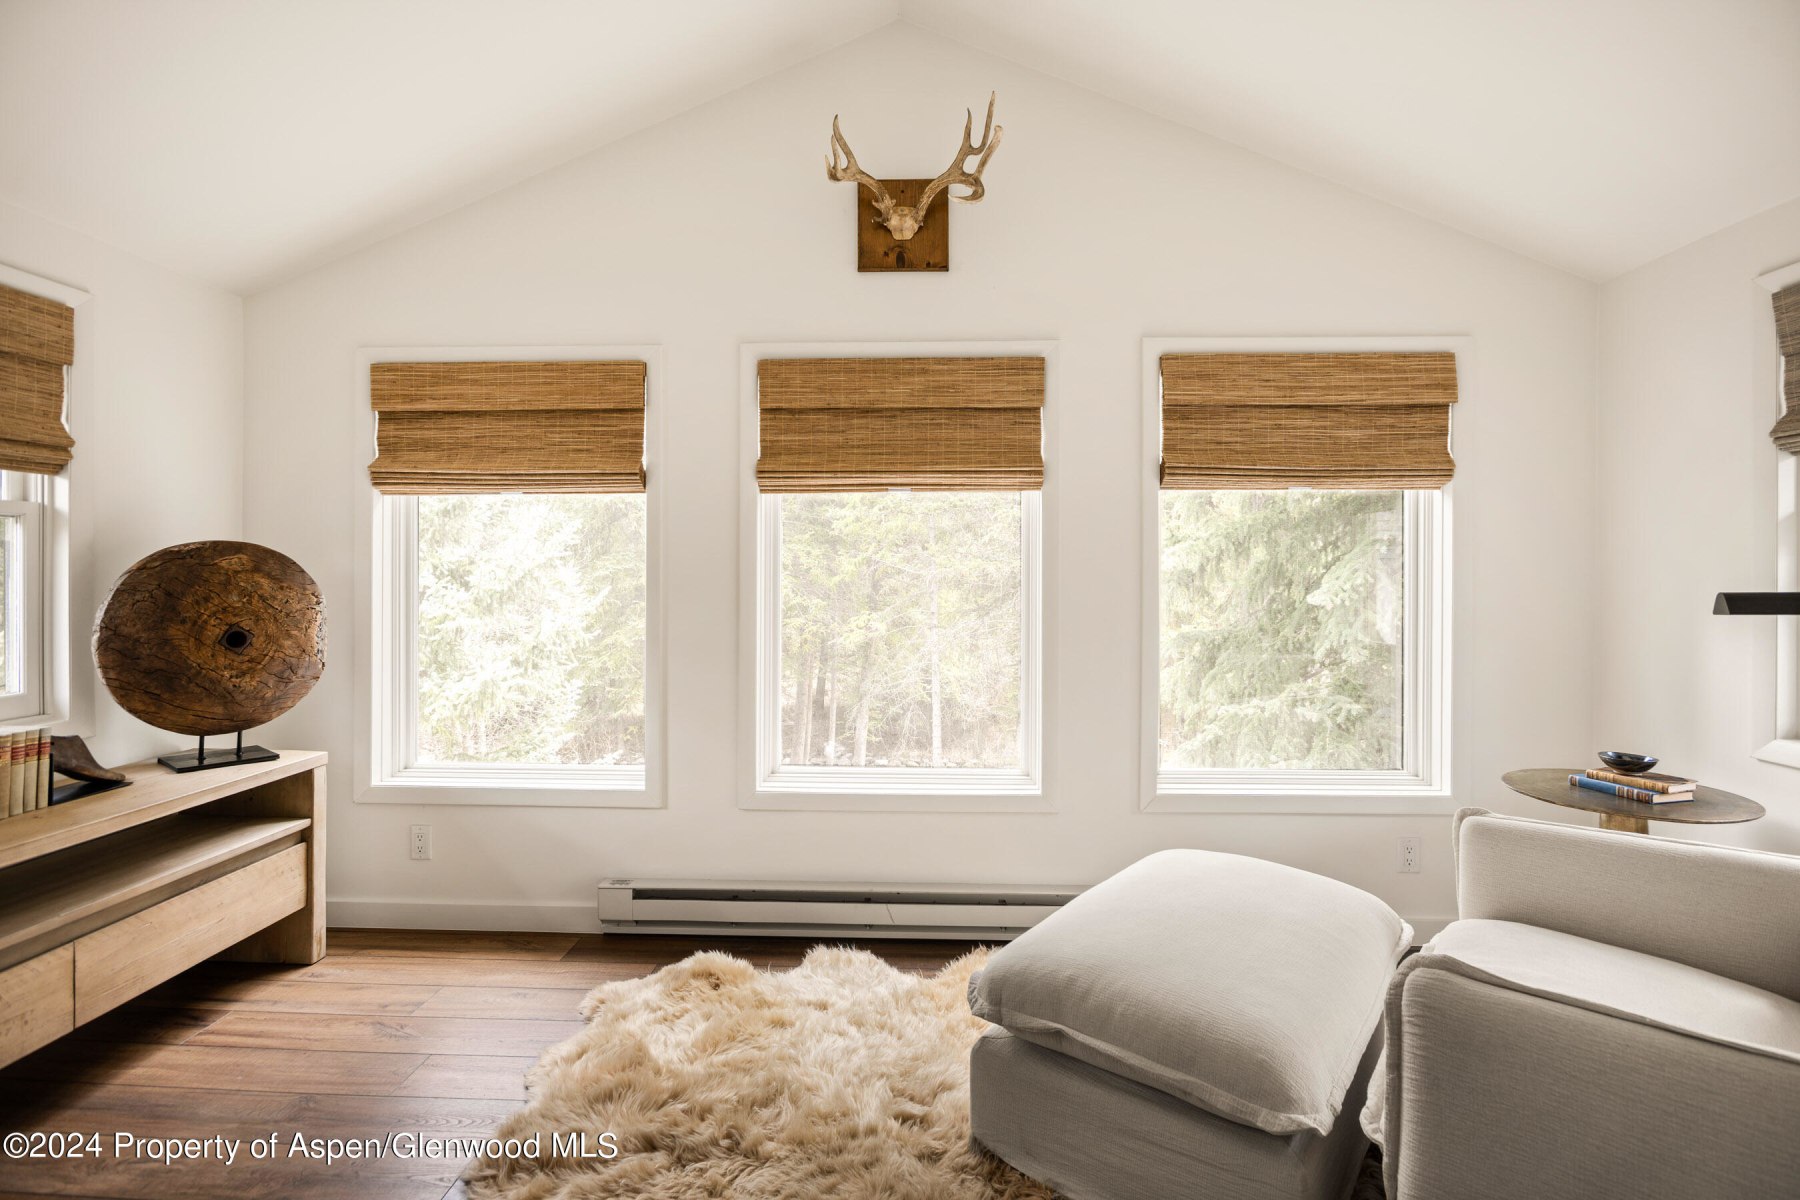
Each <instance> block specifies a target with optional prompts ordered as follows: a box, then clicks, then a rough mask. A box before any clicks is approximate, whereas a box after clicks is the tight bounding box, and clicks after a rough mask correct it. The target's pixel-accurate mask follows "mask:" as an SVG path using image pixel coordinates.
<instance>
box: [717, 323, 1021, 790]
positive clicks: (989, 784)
mask: <svg viewBox="0 0 1800 1200" xmlns="http://www.w3.org/2000/svg"><path fill="white" fill-rule="evenodd" d="M1056 350H1057V343H1055V342H1053V341H1045V340H1032V341H973V342H801V343H786V342H783V343H744V344H742V345H741V346H740V347H739V389H740V394H741V407H740V410H739V411H740V425H739V433H740V437H739V442H740V458H741V469H740V478H741V484H740V497H741V503H740V530H741V534H740V541H739V586H740V591H739V595H740V596H747V597H750V599H751V602H750V603H748V604H740V605H739V610H740V611H739V622H740V626H739V627H740V630H741V635H742V636H741V637H740V639H739V677H740V678H739V694H740V696H741V697H742V703H741V705H740V715H739V778H740V780H741V781H742V783H741V784H740V788H739V794H738V805H739V807H740V808H744V809H752V810H794V811H824V812H955V813H1032V812H1049V811H1052V810H1053V808H1054V804H1053V803H1052V801H1051V799H1050V796H1049V794H1048V792H1047V789H1046V787H1045V780H1046V778H1047V776H1046V765H1045V759H1046V758H1047V757H1048V756H1049V755H1048V752H1049V750H1050V747H1049V745H1048V741H1047V739H1046V738H1045V736H1044V731H1045V729H1047V728H1050V727H1051V726H1050V721H1051V718H1052V715H1053V714H1052V706H1053V697H1054V696H1055V689H1054V686H1053V684H1054V680H1053V679H1052V678H1051V677H1050V676H1051V673H1052V672H1053V671H1054V670H1055V664H1054V662H1052V661H1050V657H1049V656H1047V655H1046V654H1045V650H1044V648H1045V646H1046V645H1048V644H1049V640H1050V638H1051V636H1052V631H1053V619H1054V611H1053V609H1054V604H1055V600H1054V597H1055V595H1056V590H1055V586H1054V566H1055V551H1054V538H1052V537H1051V536H1049V532H1050V530H1051V529H1052V528H1053V526H1052V525H1051V522H1052V520H1053V519H1054V517H1053V514H1054V511H1055V503H1056V493H1055V489H1054V487H1053V483H1052V481H1053V479H1054V474H1053V473H1052V472H1046V482H1045V486H1044V489H1043V490H1042V491H1041V492H1036V493H1031V492H1028V493H1025V494H1024V503H1023V504H1022V506H1021V523H1022V527H1021V535H1022V539H1021V540H1022V546H1023V562H1022V564H1021V565H1022V568H1023V577H1024V594H1023V596H1022V598H1021V603H1022V605H1023V618H1024V619H1023V620H1022V621H1021V622H1020V626H1021V632H1020V636H1021V639H1022V643H1023V644H1022V656H1021V663H1022V668H1023V670H1022V678H1021V688H1020V701H1021V708H1022V710H1023V711H1022V714H1021V717H1022V719H1021V721H1020V739H1021V748H1020V753H1021V761H1022V762H1023V763H1024V764H1025V769H1024V770H1023V771H1021V772H1000V771H995V772H984V771H968V770H947V771H935V770H930V769H928V768H925V769H915V770H910V771H900V770H895V771H879V772H872V771H868V770H855V771H851V770H835V769H832V768H825V767H819V768H801V769H796V768H786V769H783V770H780V771H779V772H777V771H775V770H774V769H773V764H774V763H775V762H776V761H777V760H778V759H779V753H778V749H777V747H776V745H775V738H777V737H778V736H779V730H780V718H779V712H780V708H779V704H780V690H779V689H780V680H779V676H778V670H777V668H778V664H776V663H775V662H774V661H773V660H772V659H771V658H769V657H768V653H769V651H768V648H769V647H770V646H773V645H776V644H777V642H778V639H779V635H780V622H781V615H780V610H779V596H778V594H777V593H776V590H775V589H776V587H777V584H778V581H776V580H774V579H771V578H765V576H764V571H763V565H764V564H765V563H766V562H773V561H776V556H777V555H778V553H779V549H780V536H781V534H780V519H779V512H780V509H779V500H778V498H777V497H773V496H764V495H762V493H761V492H760V491H759V490H758V489H757V486H756V460H757V456H758V453H759V450H760V445H759V428H760V422H759V418H760V412H759V409H758V406H757V390H756V389H757V374H756V372H757V364H758V363H759V362H760V361H761V360H762V359H765V358H810V357H834V358H855V357H869V358H878V357H895V356H904V357H912V358H929V357H964V356H971V355H1001V356H1004V355H1033V356H1039V357H1042V358H1043V359H1044V360H1045V396H1044V416H1043V425H1044V456H1045V459H1046V461H1047V462H1048V461H1050V460H1051V459H1052V457H1053V453H1054V447H1055V432H1054V430H1055V423H1056V412H1057V408H1056V402H1055V401H1056V378H1057V372H1056ZM772 596H773V597H774V599H773V600H771V597H772ZM1033 701H1035V704H1036V711H1035V712H1033V711H1032V703H1033Z"/></svg>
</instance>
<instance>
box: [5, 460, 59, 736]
mask: <svg viewBox="0 0 1800 1200" xmlns="http://www.w3.org/2000/svg"><path fill="white" fill-rule="evenodd" d="M51 486H52V485H51V481H50V477H49V476H46V475H33V474H27V473H26V472H23V471H0V721H15V720H27V719H30V718H32V717H36V716H40V715H44V714H46V713H48V711H49V709H50V707H51V705H50V671H51V651H52V646H51V641H52V639H51V637H50V628H49V626H50V610H49V606H48V604H47V603H46V598H47V595H48V591H49V586H48V585H49V579H50V570H51V554H50V538H49V531H50V528H51V525H52V509H51Z"/></svg>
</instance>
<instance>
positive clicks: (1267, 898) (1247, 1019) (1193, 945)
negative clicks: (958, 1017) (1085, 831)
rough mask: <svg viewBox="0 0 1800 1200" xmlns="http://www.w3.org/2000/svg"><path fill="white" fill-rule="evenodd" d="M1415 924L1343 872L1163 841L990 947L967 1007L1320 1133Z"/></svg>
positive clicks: (1221, 1104)
mask: <svg viewBox="0 0 1800 1200" xmlns="http://www.w3.org/2000/svg"><path fill="white" fill-rule="evenodd" d="M1411 941H1412V930H1411V929H1410V928H1409V927H1408V926H1407V924H1406V922H1404V921H1402V920H1401V919H1400V917H1399V916H1398V914H1396V913H1395V912H1394V910H1393V909H1391V908H1389V907H1388V906H1387V905H1386V904H1383V903H1382V902H1381V901H1380V900H1378V899H1376V898H1375V897H1374V896H1371V895H1369V894H1368V893H1367V892H1364V891H1361V890H1359V889H1357V888H1354V887H1351V886H1350V885H1349V884H1346V883H1340V882H1338V881H1337V880H1334V879H1327V878H1325V877H1324V876H1321V875H1314V874H1312V873H1310V872H1307V871H1300V870H1296V869H1295V868H1293V867H1285V866H1281V865H1280V864H1278V863H1271V862H1264V861H1262V860H1260V859H1254V858H1243V857H1240V856H1238V855H1235V854H1215V853H1211V852H1209V851H1205V850H1165V851H1163V852H1162V853H1160V854H1153V855H1151V856H1150V857H1149V858H1146V859H1144V860H1142V861H1141V862H1138V863H1136V864H1135V865H1133V866H1130V867H1127V868H1126V869H1125V870H1123V871H1121V872H1119V873H1118V874H1117V875H1115V876H1113V877H1112V878H1111V879H1108V880H1107V881H1106V882H1104V883H1101V884H1099V885H1097V886H1095V887H1093V888H1091V889H1089V890H1088V891H1087V892H1085V893H1083V894H1082V895H1081V896H1079V897H1077V898H1076V899H1075V900H1073V901H1071V902H1070V903H1069V904H1067V905H1065V906H1064V907H1063V908H1062V909H1060V910H1059V911H1057V912H1056V913H1055V914H1054V915H1052V916H1051V917H1049V918H1047V919H1046V920H1045V921H1043V922H1042V923H1041V924H1039V925H1038V926H1037V927H1036V928H1034V929H1031V930H1029V931H1028V932H1026V933H1025V934H1023V935H1022V936H1021V937H1019V939H1018V940H1017V941H1015V942H1013V943H1012V944H1011V945H1009V946H1007V947H1005V948H1003V949H1001V950H1000V951H998V952H996V953H995V954H994V956H993V958H992V959H991V960H990V962H989V964H988V966H987V969H986V970H984V971H982V972H981V973H980V974H979V975H978V976H976V977H975V979H974V980H972V981H971V983H970V987H969V1002H970V1006H971V1007H972V1008H973V1009H974V1011H975V1014H976V1015H977V1016H980V1017H982V1018H984V1019H985V1020H988V1021H992V1022H993V1023H994V1024H996V1025H1000V1026H1003V1027H1004V1028H1006V1029H1007V1030H1010V1031H1011V1032H1012V1033H1013V1034H1015V1035H1017V1036H1018V1037H1020V1038H1023V1039H1025V1040H1026V1041H1030V1042H1033V1043H1036V1044H1038V1045H1041V1046H1044V1047H1046V1048H1048V1049H1051V1050H1056V1051H1060V1052H1061V1053H1063V1054H1067V1055H1069V1056H1070V1057H1071V1058H1076V1059H1079V1060H1081V1061H1083V1062H1086V1063H1089V1064H1091V1065H1093V1066H1096V1067H1100V1068H1101V1069H1102V1070H1107V1071H1111V1072H1113V1073H1114V1074H1117V1075H1122V1076H1124V1077H1125V1078H1127V1079H1132V1080H1136V1081H1137V1082H1139V1083H1142V1084H1145V1085H1147V1086H1149V1087H1153V1088H1157V1089H1159V1090H1161V1091H1164V1092H1167V1093H1168V1094H1170V1095H1172V1096H1176V1097H1179V1098H1180V1099H1183V1100H1186V1101H1188V1102H1189V1103H1191V1104H1195V1105H1198V1106H1199V1107H1201V1108H1204V1109H1206V1110H1207V1111H1209V1112H1212V1113H1216V1114H1218V1115H1219V1116H1222V1117H1225V1118H1227V1119H1229V1120H1232V1121H1236V1122H1238V1123H1240V1124H1244V1125H1250V1126H1253V1127H1255V1128H1257V1129H1262V1130H1265V1131H1267V1132H1269V1133H1276V1134H1289V1133H1297V1132H1300V1131H1302V1130H1313V1131H1315V1132H1317V1133H1321V1134H1323V1133H1329V1132H1330V1131H1331V1128H1332V1125H1333V1124H1334V1123H1335V1121H1336V1119H1337V1115H1338V1111H1339V1109H1340V1108H1341V1107H1342V1104H1343V1100H1344V1093H1345V1091H1346V1089H1348V1088H1349V1086H1350V1083H1351V1080H1352V1079H1353V1078H1354V1077H1355V1075H1356V1068H1357V1063H1358V1062H1359V1061H1361V1059H1362V1057H1363V1051H1364V1050H1365V1049H1366V1048H1367V1047H1368V1045H1369V1039H1370V1037H1371V1036H1372V1035H1373V1034H1374V1032H1375V1028H1376V1026H1377V1024H1378V1023H1379V1022H1380V1020H1381V1007H1382V999H1383V995H1384V993H1385V991H1386V987H1387V981H1388V978H1389V976H1390V975H1391V974H1392V972H1393V968H1394V963H1395V961H1396V960H1397V959H1398V958H1399V956H1400V955H1401V954H1402V953H1403V952H1404V951H1405V949H1406V947H1407V946H1408V945H1409V944H1410V943H1411Z"/></svg>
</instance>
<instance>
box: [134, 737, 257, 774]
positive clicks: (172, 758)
mask: <svg viewBox="0 0 1800 1200" xmlns="http://www.w3.org/2000/svg"><path fill="white" fill-rule="evenodd" d="M280 757H281V755H279V754H277V753H275V751H273V750H266V749H264V748H263V747H261V746H246V745H244V731H243V730H241V729H240V730H238V735H237V747H236V749H232V750H214V751H212V752H211V753H208V752H207V749H206V739H205V738H201V739H200V746H199V748H198V749H196V750H183V751H182V752H181V753H179V754H165V755H163V756H162V757H161V758H159V759H157V760H156V761H157V762H159V763H161V764H162V765H163V766H165V767H167V768H169V770H171V771H174V772H175V773H176V774H177V775H185V774H187V773H188V772H189V771H210V770H212V769H213V768H215V767H237V766H242V765H243V764H244V763H259V762H274V761H275V760H276V759H278V758H280Z"/></svg>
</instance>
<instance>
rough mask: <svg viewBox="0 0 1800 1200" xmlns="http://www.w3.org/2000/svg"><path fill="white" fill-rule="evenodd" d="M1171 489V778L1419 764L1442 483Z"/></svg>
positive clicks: (1166, 737)
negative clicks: (1433, 486) (1403, 487)
mask: <svg viewBox="0 0 1800 1200" xmlns="http://www.w3.org/2000/svg"><path fill="white" fill-rule="evenodd" d="M1160 505H1161V510H1160V514H1159V518H1160V519H1159V528H1160V553H1159V561H1160V563H1161V572H1160V574H1161V578H1160V581H1159V585H1160V586H1159V591H1160V604H1159V609H1160V622H1159V638H1158V644H1159V647H1160V660H1159V662H1158V671H1157V679H1158V689H1159V691H1158V721H1157V739H1156V742H1157V745H1156V749H1157V764H1156V765H1157V772H1158V776H1159V784H1160V787H1161V789H1162V790H1165V791H1167V790H1176V789H1193V790H1210V789H1211V788H1214V787H1233V786H1238V787H1241V786H1251V787H1255V786H1258V785H1261V786H1281V785H1286V786H1289V787H1305V786H1313V787H1325V788H1329V787H1334V786H1336V787H1341V786H1345V785H1353V784H1358V783H1361V784H1369V783H1377V782H1386V783H1389V784H1404V783H1406V782H1407V781H1408V780H1412V779H1419V778H1422V777H1423V772H1424V770H1425V768H1426V767H1427V766H1428V763H1427V761H1426V757H1427V756H1426V749H1427V744H1428V742H1429V740H1430V739H1429V736H1428V729H1427V727H1426V726H1425V724H1424V718H1425V717H1426V716H1427V713H1426V711H1425V707H1424V704H1423V703H1422V702H1423V701H1426V700H1428V698H1429V696H1428V694H1425V693H1422V688H1423V687H1425V686H1426V684H1427V682H1428V680H1429V674H1430V673H1429V671H1427V670H1425V669H1424V668H1425V667H1426V666H1427V664H1428V663H1429V662H1430V660H1431V659H1432V658H1433V657H1434V654H1433V647H1432V645H1431V636H1430V635H1431V633H1432V631H1431V629H1430V628H1429V620H1430V612H1431V608H1430V605H1429V604H1428V593H1429V591H1430V588H1431V584H1430V582H1429V581H1428V579H1427V574H1428V571H1429V563H1430V560H1431V555H1430V549H1431V546H1432V542H1433V539H1434V531H1435V528H1436V526H1437V523H1438V522H1437V519H1436V518H1437V510H1438V507H1439V494H1438V493H1436V492H1427V491H1360V490H1359V491H1308V490H1299V489H1296V490H1292V491H1280V492H1274V491H1166V492H1163V493H1161V496H1160ZM1258 776H1261V778H1260V779H1258V778H1257V777H1258Z"/></svg>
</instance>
